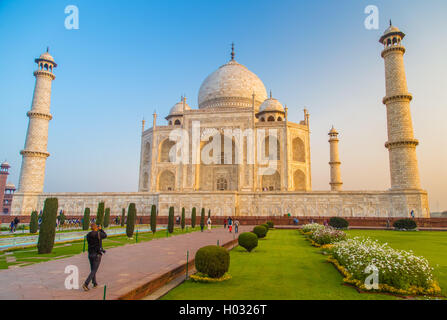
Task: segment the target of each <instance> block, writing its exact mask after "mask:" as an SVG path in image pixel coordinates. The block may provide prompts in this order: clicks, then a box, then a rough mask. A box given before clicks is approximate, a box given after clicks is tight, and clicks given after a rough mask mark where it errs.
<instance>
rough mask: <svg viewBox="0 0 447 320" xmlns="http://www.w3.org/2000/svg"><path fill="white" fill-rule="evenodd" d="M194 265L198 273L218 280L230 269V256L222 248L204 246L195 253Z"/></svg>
mask: <svg viewBox="0 0 447 320" xmlns="http://www.w3.org/2000/svg"><path fill="white" fill-rule="evenodd" d="M194 263H195V266H196V270H197V271H198V272H201V273H204V274H207V275H208V276H210V277H211V278H220V277H222V276H223V275H224V274H225V273H226V272H227V271H228V268H229V267H230V254H229V253H228V251H227V250H226V249H225V248H223V247H219V246H206V247H203V248H200V249H199V250H198V251H197V253H196V256H195V260H194Z"/></svg>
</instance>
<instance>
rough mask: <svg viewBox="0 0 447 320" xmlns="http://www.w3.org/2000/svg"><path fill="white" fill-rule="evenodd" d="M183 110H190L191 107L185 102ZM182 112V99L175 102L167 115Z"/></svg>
mask: <svg viewBox="0 0 447 320" xmlns="http://www.w3.org/2000/svg"><path fill="white" fill-rule="evenodd" d="M185 110H191V107H190V106H189V105H188V104H187V103H186V102H185ZM174 114H183V101H180V102H177V103H176V104H175V105H174V106H173V107H172V108H171V110H170V111H169V115H174Z"/></svg>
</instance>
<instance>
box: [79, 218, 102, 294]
mask: <svg viewBox="0 0 447 320" xmlns="http://www.w3.org/2000/svg"><path fill="white" fill-rule="evenodd" d="M91 229H92V231H90V232H89V233H88V234H87V243H88V260H89V262H90V274H89V275H88V277H87V279H85V282H84V284H83V285H82V288H83V289H84V291H88V290H89V288H88V285H89V283H90V281H92V283H93V288H96V287H97V286H98V282H96V272H97V271H98V268H99V264H100V263H101V257H102V255H103V254H104V253H105V251H104V249H103V248H102V239H105V238H107V234H106V233H105V232H104V230H102V228H101V226H97V225H96V224H95V223H92V224H91Z"/></svg>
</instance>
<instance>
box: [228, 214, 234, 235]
mask: <svg viewBox="0 0 447 320" xmlns="http://www.w3.org/2000/svg"><path fill="white" fill-rule="evenodd" d="M232 228H233V220H232V219H231V217H229V218H228V230H229V231H230V232H231V229H232Z"/></svg>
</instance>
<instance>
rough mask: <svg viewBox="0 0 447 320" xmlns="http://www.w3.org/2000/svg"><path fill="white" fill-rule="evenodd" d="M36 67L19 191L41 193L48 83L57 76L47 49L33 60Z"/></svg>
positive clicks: (45, 140)
mask: <svg viewBox="0 0 447 320" xmlns="http://www.w3.org/2000/svg"><path fill="white" fill-rule="evenodd" d="M35 61H36V63H37V70H36V71H34V76H35V77H36V85H35V87H34V95H33V102H32V105H31V110H30V111H28V113H27V116H28V118H29V123H28V131H27V133H26V141H25V148H24V149H23V150H22V151H20V154H21V155H22V168H21V170H20V180H19V188H18V192H19V193H24V194H26V193H42V192H43V185H44V180H45V164H46V160H47V157H48V156H49V155H50V154H49V153H48V152H47V143H48V123H49V122H50V120H51V118H52V116H51V114H50V103H51V83H52V81H53V80H54V79H55V78H56V76H55V75H54V74H53V69H54V68H55V67H57V64H56V63H55V62H54V59H53V57H52V56H51V55H50V54H49V53H48V49H47V52H45V53H44V54H42V55H41V56H40V57H39V58H38V59H36V60H35Z"/></svg>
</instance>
